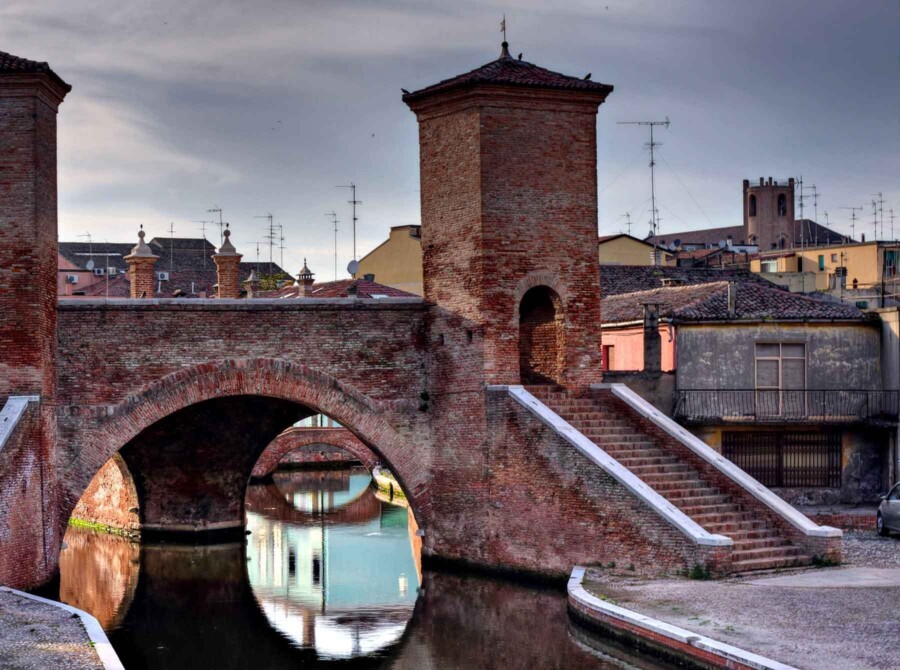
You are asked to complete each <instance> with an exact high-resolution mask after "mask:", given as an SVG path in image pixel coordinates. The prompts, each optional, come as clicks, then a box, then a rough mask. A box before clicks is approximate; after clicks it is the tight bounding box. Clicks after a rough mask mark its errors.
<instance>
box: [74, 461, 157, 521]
mask: <svg viewBox="0 0 900 670" xmlns="http://www.w3.org/2000/svg"><path fill="white" fill-rule="evenodd" d="M72 518H73V519H79V520H81V521H87V522H89V523H92V524H100V525H102V526H106V527H108V528H111V529H115V530H121V531H124V532H126V533H129V534H130V533H134V532H136V531H139V530H140V517H139V516H138V497H137V490H135V487H134V480H133V479H132V477H131V473H130V472H129V471H128V466H127V465H126V464H125V461H124V460H123V459H122V457H121V456H120V455H119V454H115V455H113V457H112V458H110V459H109V460H108V461H107V462H106V464H105V465H104V466H103V467H102V468H100V472H98V473H97V474H96V476H95V477H94V478H93V479H92V480H91V483H90V484H89V485H88V487H87V490H86V491H85V492H84V495H82V496H81V499H80V500H79V501H78V505H76V506H75V509H74V510H72Z"/></svg>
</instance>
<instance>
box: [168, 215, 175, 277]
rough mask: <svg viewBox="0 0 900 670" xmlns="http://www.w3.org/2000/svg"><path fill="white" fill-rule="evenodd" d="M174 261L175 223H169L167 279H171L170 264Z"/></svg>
mask: <svg viewBox="0 0 900 670" xmlns="http://www.w3.org/2000/svg"><path fill="white" fill-rule="evenodd" d="M174 259H175V222H174V221H172V222H171V223H169V279H171V278H172V263H173V261H174Z"/></svg>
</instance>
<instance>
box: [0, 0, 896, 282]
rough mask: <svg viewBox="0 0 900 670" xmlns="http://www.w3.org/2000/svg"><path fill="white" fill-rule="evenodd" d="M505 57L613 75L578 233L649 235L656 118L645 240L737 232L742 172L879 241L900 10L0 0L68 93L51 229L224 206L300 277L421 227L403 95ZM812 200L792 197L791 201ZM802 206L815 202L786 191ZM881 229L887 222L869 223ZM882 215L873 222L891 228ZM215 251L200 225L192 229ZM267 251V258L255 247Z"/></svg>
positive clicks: (889, 189) (762, 4)
mask: <svg viewBox="0 0 900 670" xmlns="http://www.w3.org/2000/svg"><path fill="white" fill-rule="evenodd" d="M504 12H505V13H506V15H507V25H508V29H509V41H510V45H511V46H510V50H511V51H512V53H513V54H514V55H515V54H518V53H519V52H524V59H525V60H527V61H530V62H533V63H536V64H538V65H541V66H543V67H547V68H549V69H552V70H557V71H560V72H563V73H566V74H572V75H577V76H583V75H584V74H586V73H587V72H591V73H592V74H593V79H594V80H595V81H602V82H604V83H609V84H613V85H614V86H615V91H614V92H613V94H612V95H611V96H610V97H609V99H608V100H607V102H606V103H605V104H604V105H603V106H602V107H601V108H600V113H599V117H598V131H599V133H598V153H599V174H598V185H599V190H600V194H599V206H600V220H599V229H600V233H601V234H608V233H612V232H617V231H619V230H620V229H624V224H625V217H624V216H622V215H623V214H624V213H625V212H630V214H631V218H632V221H634V223H635V225H634V228H633V231H634V233H635V234H638V235H640V236H641V237H643V236H644V235H645V234H646V233H647V230H648V225H647V221H648V220H649V209H648V208H649V197H650V192H649V191H650V185H649V182H650V179H649V168H648V165H647V163H648V157H647V154H646V153H645V150H644V148H643V145H644V143H645V142H646V140H647V136H646V132H645V129H644V128H638V127H633V126H621V125H617V124H616V122H617V121H630V120H647V119H653V120H656V119H663V118H665V117H666V116H668V117H669V118H670V119H671V126H670V127H669V128H668V130H661V131H660V132H659V134H658V139H659V140H660V141H662V142H663V143H664V144H663V146H662V147H661V149H660V158H659V161H658V168H657V194H658V199H659V203H660V205H659V211H660V217H661V219H662V222H661V232H662V233H664V234H665V233H671V232H676V231H679V230H684V229H690V228H706V227H710V226H727V225H740V223H741V181H742V180H743V179H744V178H750V179H758V178H759V177H760V176H766V177H768V176H773V177H776V178H786V177H788V176H799V175H801V174H802V175H803V178H804V180H805V182H806V184H807V185H812V184H815V185H816V186H817V189H818V193H819V203H818V204H819V220H820V221H821V222H823V223H824V222H825V216H824V214H823V211H828V213H829V220H830V224H831V226H832V227H834V228H836V229H837V230H840V231H846V232H848V233H849V219H850V216H849V215H850V213H849V211H847V210H843V209H840V207H842V206H851V205H853V206H860V205H863V206H865V210H864V211H863V213H862V216H861V220H862V222H864V223H863V224H861V227H858V228H857V232H859V231H860V230H862V231H865V232H866V233H868V234H869V235H870V234H871V233H870V231H871V230H872V225H871V221H872V214H871V204H870V202H871V200H872V195H871V194H872V193H876V192H878V191H881V192H882V193H883V194H884V200H885V205H884V208H885V210H888V209H889V208H890V207H893V208H894V210H895V212H896V214H897V217H898V219H897V225H896V228H897V230H898V234H900V85H898V83H900V41H898V33H897V28H898V26H900V3H898V2H897V0H886V1H883V2H882V1H880V0H865V1H863V2H859V1H849V0H848V1H837V0H808V1H801V0H777V1H774V0H772V1H770V0H753V1H752V2H749V1H742V2H732V1H726V0H709V1H703V0H696V1H694V0H692V1H688V0H685V1H683V2H672V1H669V0H658V1H651V0H644V1H640V0H632V1H630V2H626V3H622V2H616V1H615V0H610V1H609V4H608V5H607V4H605V0H600V1H599V2H587V1H580V0H571V1H568V2H565V1H559V2H554V3H548V2H539V1H537V0H519V1H518V2H515V3H506V2H464V1H463V2H460V1H453V2H447V1H446V0H436V1H432V2H424V1H422V2H413V1H412V0H378V1H374V0H358V1H352V0H351V1H341V0H313V1H293V2H290V1H287V0H282V1H262V0H252V1H251V0H248V1H246V2H190V1H189V0H154V2H152V3H151V2H140V3H138V2H121V0H115V1H111V0H91V1H87V0H78V1H77V2H76V1H73V0H4V2H3V3H2V4H0V50H2V51H8V52H10V53H13V54H15V55H18V56H23V57H26V58H31V59H35V60H46V61H49V62H50V64H51V66H52V67H53V68H54V69H55V70H56V72H57V73H59V74H60V75H61V76H62V77H63V78H64V79H65V80H66V81H68V82H69V83H70V84H72V86H73V90H72V92H71V93H70V94H69V97H68V98H67V99H66V101H65V102H64V103H63V105H62V107H61V109H60V116H59V147H60V153H59V175H60V178H59V195H60V198H59V221H60V239H62V240H74V239H76V236H77V235H82V234H84V233H86V232H90V233H91V234H92V235H93V239H94V240H95V241H101V240H104V239H109V240H110V241H114V240H115V241H129V240H132V239H136V231H137V227H138V224H139V223H143V224H144V227H145V228H146V229H147V230H148V232H149V234H150V235H151V236H152V235H158V236H164V235H167V234H168V232H167V229H168V227H169V224H170V222H174V224H175V235H176V236H178V237H192V236H199V234H200V225H201V224H199V223H194V222H192V221H193V220H203V219H209V218H211V216H210V215H208V214H207V213H206V210H207V209H209V208H210V207H212V206H213V205H216V204H218V205H220V206H221V207H222V208H223V209H224V214H225V219H226V220H228V221H230V222H231V226H232V229H233V231H234V232H233V235H232V240H233V241H234V243H235V244H236V246H237V247H238V250H239V251H240V252H242V253H244V255H245V259H247V260H253V259H254V258H255V257H256V243H257V242H258V241H259V242H261V243H262V247H261V249H262V251H261V256H262V258H264V259H268V253H269V251H268V246H267V244H266V243H265V241H264V239H263V237H264V235H265V233H266V222H265V220H264V219H257V218H254V217H256V216H259V215H263V214H266V213H268V212H271V213H272V214H273V215H274V216H275V222H276V223H280V224H283V226H284V236H285V238H286V241H285V246H286V247H287V249H286V250H285V252H284V259H285V265H286V266H287V269H288V270H290V271H291V272H296V271H297V270H298V269H299V267H300V263H302V260H303V257H304V256H306V257H308V258H309V264H310V267H311V268H312V269H313V271H314V272H316V273H317V274H318V279H319V280H329V279H331V278H332V277H333V273H334V271H333V267H334V251H333V250H334V246H333V245H334V237H333V231H332V229H331V224H330V222H329V220H328V218H326V216H325V213H326V212H330V211H332V210H335V211H336V212H337V213H338V216H339V218H340V223H339V224H338V225H339V239H338V242H339V266H340V268H339V270H340V271H341V274H342V275H343V268H344V267H345V266H346V264H347V262H348V261H349V260H350V258H351V255H352V249H351V234H350V206H349V205H348V204H347V202H346V201H347V200H348V199H349V190H348V189H338V188H335V186H336V185H338V184H349V183H350V182H351V181H354V182H355V183H356V184H357V185H358V194H357V197H358V198H359V199H360V200H362V201H363V204H362V205H361V206H360V208H359V219H360V221H359V228H358V248H359V252H360V255H362V254H363V253H365V252H366V251H369V250H370V249H372V248H373V247H374V246H375V245H377V244H378V243H379V242H381V241H382V240H383V239H384V238H385V237H386V236H387V231H388V228H389V227H390V226H394V225H400V224H407V223H418V222H419V191H418V188H419V181H418V147H417V128H416V122H415V118H414V116H413V114H412V113H411V112H410V111H409V110H408V109H407V108H406V106H405V105H404V104H403V103H402V102H401V100H400V96H401V92H400V88H401V87H403V88H406V89H409V90H415V89H417V88H421V87H423V86H426V85H428V84H431V83H434V82H436V81H438V80H439V79H444V78H446V77H449V76H453V75H456V74H459V73H462V72H465V71H468V70H470V69H473V68H475V67H478V66H480V65H482V64H484V63H486V62H488V61H491V60H493V59H495V58H496V57H497V55H498V53H499V44H500V41H501V37H500V34H499V22H500V18H501V15H502V14H503V13H504ZM810 193H811V192H810ZM807 204H808V209H807V212H808V213H809V214H810V215H812V211H813V209H812V199H811V198H810V199H809V200H808V201H807ZM885 219H886V221H888V222H889V215H888V214H887V212H886V213H885ZM888 226H889V223H888ZM208 237H209V238H210V239H213V240H214V241H217V240H218V232H217V229H216V232H208ZM275 256H276V260H277V259H278V256H279V252H278V251H277V250H276V252H275Z"/></svg>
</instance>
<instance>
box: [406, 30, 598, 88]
mask: <svg viewBox="0 0 900 670" xmlns="http://www.w3.org/2000/svg"><path fill="white" fill-rule="evenodd" d="M479 85H488V86H523V87H530V88H544V89H556V90H570V91H590V92H595V93H602V94H604V95H608V94H609V93H610V92H611V91H612V90H613V87H612V86H611V85H609V84H601V83H600V82H598V81H591V80H590V79H586V78H581V79H580V78H578V77H571V76H569V75H566V74H561V73H559V72H553V71H552V70H547V69H545V68H542V67H540V66H539V65H535V64H534V63H529V62H527V61H523V60H519V59H516V58H513V57H512V56H510V55H509V45H508V44H507V43H506V42H504V43H503V48H502V50H501V52H500V57H499V58H498V59H497V60H494V61H491V62H490V63H486V64H485V65H482V66H481V67H479V68H476V69H474V70H471V71H470V72H466V73H465V74H460V75H457V76H455V77H451V78H450V79H444V80H443V81H439V82H438V83H436V84H432V85H431V86H426V87H425V88H422V89H419V90H418V91H413V92H412V93H405V94H404V95H403V102H406V103H409V102H414V101H416V100H420V99H422V98H425V97H427V96H430V95H432V94H434V93H443V92H446V91H450V90H455V89H463V88H470V87H474V86H479Z"/></svg>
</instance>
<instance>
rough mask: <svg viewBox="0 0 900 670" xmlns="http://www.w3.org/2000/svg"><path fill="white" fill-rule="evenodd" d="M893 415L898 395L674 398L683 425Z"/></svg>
mask: <svg viewBox="0 0 900 670" xmlns="http://www.w3.org/2000/svg"><path fill="white" fill-rule="evenodd" d="M898 414H900V392H898V391H865V390H852V389H841V390H824V389H794V390H769V389H766V390H760V389H682V390H679V391H676V396H675V418H676V419H679V420H682V421H685V422H688V423H718V422H723V423H830V424H840V423H845V424H846V423H872V424H894V423H897V419H898Z"/></svg>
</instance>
